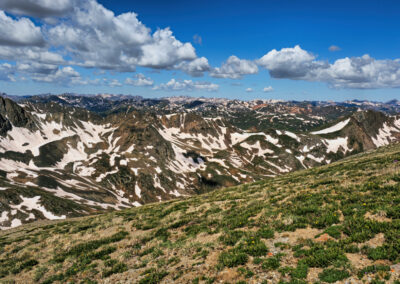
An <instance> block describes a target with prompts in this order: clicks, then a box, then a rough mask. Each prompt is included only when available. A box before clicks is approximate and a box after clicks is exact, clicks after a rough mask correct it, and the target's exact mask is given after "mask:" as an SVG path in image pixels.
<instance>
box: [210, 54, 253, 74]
mask: <svg viewBox="0 0 400 284" xmlns="http://www.w3.org/2000/svg"><path fill="white" fill-rule="evenodd" d="M256 73H258V67H257V64H256V63H255V62H253V61H250V60H245V59H239V58H238V57H236V56H234V55H232V56H230V57H229V58H228V60H227V61H226V62H224V63H222V65H221V67H219V68H214V69H213V70H211V72H210V75H211V76H212V77H216V78H230V79H240V78H242V77H243V75H247V74H256Z"/></svg>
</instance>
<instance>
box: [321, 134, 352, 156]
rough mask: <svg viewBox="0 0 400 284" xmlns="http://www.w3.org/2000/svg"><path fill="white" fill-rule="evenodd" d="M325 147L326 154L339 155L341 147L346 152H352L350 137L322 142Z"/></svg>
mask: <svg viewBox="0 0 400 284" xmlns="http://www.w3.org/2000/svg"><path fill="white" fill-rule="evenodd" d="M322 141H323V143H324V144H325V146H326V147H327V150H326V152H327V153H329V152H333V153H337V152H338V151H339V149H340V147H342V148H343V150H344V152H345V153H346V152H347V151H350V152H351V151H352V150H350V149H349V147H348V137H338V138H336V139H324V140H322Z"/></svg>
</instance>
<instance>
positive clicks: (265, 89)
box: [263, 86, 274, 93]
mask: <svg viewBox="0 0 400 284" xmlns="http://www.w3.org/2000/svg"><path fill="white" fill-rule="evenodd" d="M273 90H274V88H272V87H271V86H268V87H264V89H263V92H265V93H269V92H272V91H273Z"/></svg>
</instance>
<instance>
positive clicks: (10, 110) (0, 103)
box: [0, 97, 35, 129]
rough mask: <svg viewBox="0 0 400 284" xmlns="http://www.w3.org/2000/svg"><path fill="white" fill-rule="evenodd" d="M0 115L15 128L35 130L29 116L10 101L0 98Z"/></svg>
mask: <svg viewBox="0 0 400 284" xmlns="http://www.w3.org/2000/svg"><path fill="white" fill-rule="evenodd" d="M0 114H1V115H3V118H4V117H5V118H7V119H8V120H9V121H10V122H11V124H12V125H14V126H16V127H26V128H28V129H34V128H35V123H34V121H33V118H32V116H31V114H29V113H27V112H26V111H25V110H24V109H23V108H22V107H20V106H19V105H18V104H16V103H15V102H13V101H12V100H10V99H7V98H3V97H0Z"/></svg>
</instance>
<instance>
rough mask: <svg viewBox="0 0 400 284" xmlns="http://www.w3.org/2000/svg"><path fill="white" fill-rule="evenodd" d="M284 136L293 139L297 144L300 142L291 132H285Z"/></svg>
mask: <svg viewBox="0 0 400 284" xmlns="http://www.w3.org/2000/svg"><path fill="white" fill-rule="evenodd" d="M285 135H286V136H289V137H290V138H293V139H295V140H296V141H297V142H300V138H299V136H297V135H296V134H294V133H293V132H290V131H285Z"/></svg>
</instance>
